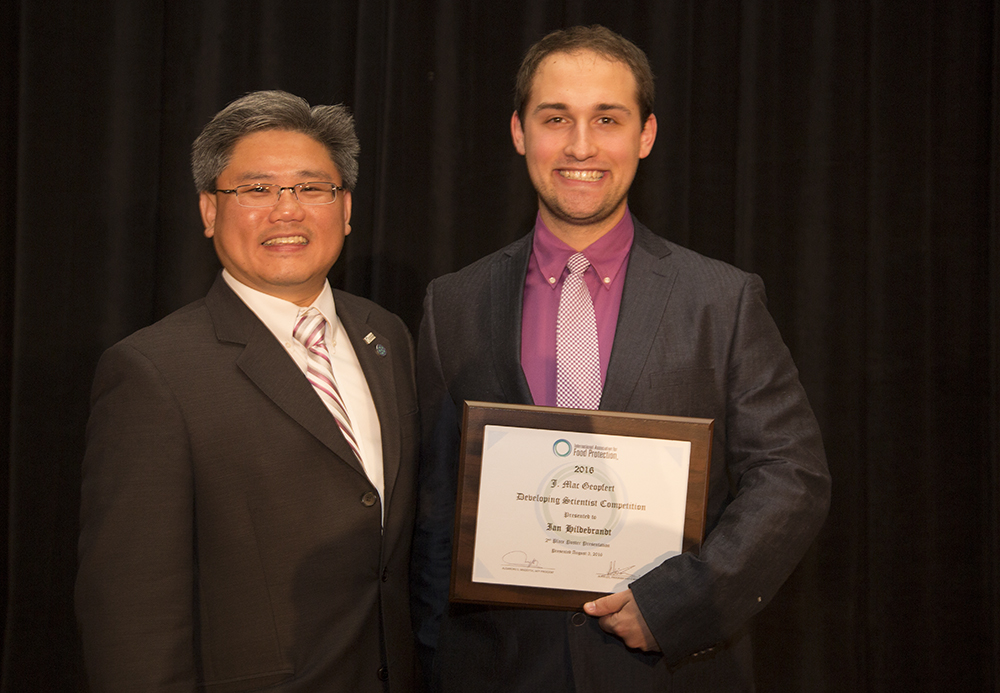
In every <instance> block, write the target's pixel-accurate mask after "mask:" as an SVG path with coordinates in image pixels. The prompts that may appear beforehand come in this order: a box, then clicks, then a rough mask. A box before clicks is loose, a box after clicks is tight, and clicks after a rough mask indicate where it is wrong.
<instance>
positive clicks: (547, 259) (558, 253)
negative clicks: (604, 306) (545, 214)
mask: <svg viewBox="0 0 1000 693" xmlns="http://www.w3.org/2000/svg"><path fill="white" fill-rule="evenodd" d="M634 236H635V225H634V224H633V222H632V214H631V213H630V212H629V210H628V207H626V208H625V214H624V215H623V216H622V218H621V221H619V222H618V223H617V224H615V226H614V227H613V228H612V229H611V230H610V231H608V232H607V233H606V234H604V235H603V236H601V237H600V238H598V239H597V240H596V241H594V242H593V243H591V244H590V245H588V246H587V247H586V248H584V249H583V251H582V252H583V255H584V257H586V258H587V260H588V261H589V262H590V264H591V265H592V266H593V268H594V270H595V271H596V272H597V276H598V277H600V279H601V286H603V287H604V288H605V289H607V290H610V288H611V284H612V283H613V282H614V281H615V277H617V276H618V273H619V272H620V271H621V270H622V267H624V265H625V258H627V257H628V253H629V250H630V249H631V247H632V238H633V237H634ZM576 252H577V251H576V250H573V248H570V247H569V246H568V245H566V244H565V243H563V242H562V241H561V240H559V239H558V238H556V236H555V234H553V233H552V231H550V230H549V227H548V226H546V225H545V222H544V221H542V215H541V213H539V214H538V216H537V217H536V218H535V237H534V241H533V242H532V254H533V255H534V256H535V263H536V264H537V265H538V269H539V271H540V272H541V273H542V278H543V279H544V280H545V283H546V284H548V285H549V286H550V287H552V288H553V289H554V288H555V287H556V286H558V285H559V280H560V278H561V277H562V274H563V270H565V269H566V262H567V261H568V260H569V258H570V256H572V255H575V254H576Z"/></svg>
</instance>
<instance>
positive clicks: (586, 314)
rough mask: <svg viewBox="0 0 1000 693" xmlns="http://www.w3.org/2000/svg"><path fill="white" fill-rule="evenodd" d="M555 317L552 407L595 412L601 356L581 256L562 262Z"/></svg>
mask: <svg viewBox="0 0 1000 693" xmlns="http://www.w3.org/2000/svg"><path fill="white" fill-rule="evenodd" d="M566 266H567V267H569V276H568V277H566V280H565V281H564V282H563V287H562V295H561V296H560V297H559V313H558V315H557V317H556V406H559V407H570V408H573V409H597V408H598V407H599V406H600V404H601V355H600V351H599V349H598V346H597V318H596V317H595V315H594V301H593V299H591V297H590V290H589V289H588V288H587V284H586V282H584V281H583V273H584V272H586V271H587V268H588V267H590V261H589V260H587V258H586V257H585V256H584V254H583V253H577V254H576V255H573V256H571V257H570V259H569V261H568V262H567V263H566Z"/></svg>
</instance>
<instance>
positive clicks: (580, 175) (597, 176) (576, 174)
mask: <svg viewBox="0 0 1000 693" xmlns="http://www.w3.org/2000/svg"><path fill="white" fill-rule="evenodd" d="M559 175H560V176H562V177H563V178H568V179H569V180H582V181H590V182H593V181H598V180H601V179H602V178H604V171H580V170H577V169H571V168H564V169H560V170H559Z"/></svg>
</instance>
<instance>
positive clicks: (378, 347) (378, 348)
mask: <svg viewBox="0 0 1000 693" xmlns="http://www.w3.org/2000/svg"><path fill="white" fill-rule="evenodd" d="M375 352H376V353H377V354H378V355H379V356H385V347H384V346H382V345H381V344H376V345H375Z"/></svg>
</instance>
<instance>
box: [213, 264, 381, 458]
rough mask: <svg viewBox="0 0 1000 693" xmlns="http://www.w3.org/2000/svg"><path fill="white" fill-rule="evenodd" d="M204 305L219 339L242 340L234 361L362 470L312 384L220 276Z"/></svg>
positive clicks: (223, 340)
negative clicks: (241, 349)
mask: <svg viewBox="0 0 1000 693" xmlns="http://www.w3.org/2000/svg"><path fill="white" fill-rule="evenodd" d="M205 304H206V306H207V307H208V309H209V312H210V313H211V315H212V322H213V323H214V324H215V331H216V337H217V338H218V339H219V341H222V342H231V343H236V344H242V345H244V348H243V352H242V353H241V354H240V355H239V357H237V359H236V365H237V367H238V368H239V369H240V370H242V371H243V373H244V374H246V376H247V377H248V378H249V379H250V380H251V381H252V382H253V383H254V384H255V385H256V386H257V387H258V388H259V389H260V391H261V392H263V393H264V395H266V396H267V397H268V398H270V399H271V401H273V402H274V403H275V404H276V405H277V406H278V407H279V408H280V409H281V410H282V411H284V412H285V413H286V414H288V416H290V417H291V418H293V419H294V420H295V421H297V422H298V423H299V424H300V425H302V426H303V427H304V428H305V429H306V430H307V431H309V433H311V434H312V435H313V436H315V437H316V438H317V439H318V440H319V441H320V442H321V443H323V444H324V445H325V446H326V447H328V448H329V449H330V450H331V451H333V452H334V453H335V454H336V455H337V456H338V457H340V458H341V459H342V460H344V462H346V463H347V464H348V465H350V466H351V467H353V468H354V469H356V470H357V471H358V472H359V473H360V474H362V475H364V474H365V471H364V469H363V468H362V467H361V463H360V462H358V459H357V457H355V456H354V452H353V451H352V450H351V448H350V446H349V445H348V444H347V440H346V439H345V438H344V436H343V434H342V433H341V432H340V428H338V426H337V423H336V421H334V419H333V417H332V416H331V415H330V411H329V410H328V409H327V408H326V406H325V405H324V404H323V402H322V401H321V400H320V398H319V397H318V396H317V395H316V392H315V391H314V390H313V389H312V385H310V384H309V381H308V380H306V378H305V376H304V375H303V374H302V371H301V370H299V368H298V366H297V365H296V364H295V361H294V360H293V359H292V358H291V356H289V355H288V352H286V351H285V350H284V349H283V348H282V346H281V344H279V343H278V340H276V339H275V338H274V335H273V334H271V331H270V330H269V329H267V326H266V325H264V323H262V322H261V321H260V320H259V319H258V318H257V316H256V315H254V313H253V311H251V310H250V309H249V308H248V307H247V306H246V304H245V303H243V301H241V300H240V298H239V297H238V296H237V295H236V294H235V293H233V291H232V290H231V289H230V288H229V287H228V286H227V285H226V283H225V280H224V279H222V277H221V275H220V276H219V277H218V278H217V279H216V280H215V284H214V285H213V286H212V288H211V290H210V291H209V293H208V295H207V296H206V297H205Z"/></svg>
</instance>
